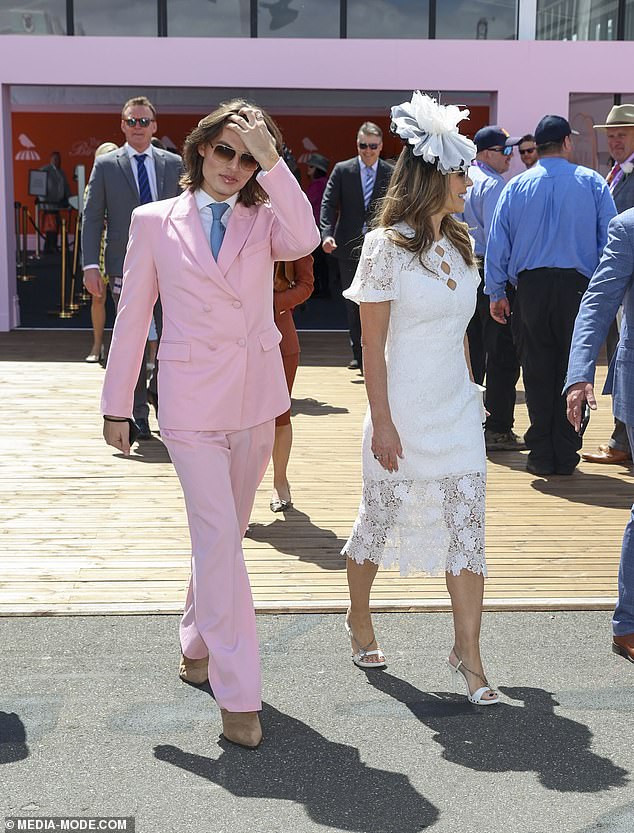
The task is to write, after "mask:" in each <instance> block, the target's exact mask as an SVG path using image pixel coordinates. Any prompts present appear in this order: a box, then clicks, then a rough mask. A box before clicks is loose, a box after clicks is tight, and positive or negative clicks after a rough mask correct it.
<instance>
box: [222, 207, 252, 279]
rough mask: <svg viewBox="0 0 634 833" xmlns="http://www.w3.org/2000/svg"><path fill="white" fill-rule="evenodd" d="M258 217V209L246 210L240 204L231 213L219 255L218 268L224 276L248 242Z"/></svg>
mask: <svg viewBox="0 0 634 833" xmlns="http://www.w3.org/2000/svg"><path fill="white" fill-rule="evenodd" d="M256 215H257V209H255V208H245V207H244V206H243V205H241V204H240V203H239V202H237V203H236V207H235V208H234V209H233V211H232V212H231V216H230V217H229V223H228V225H227V231H226V232H225V236H224V240H223V241H222V246H221V248H220V252H219V254H218V268H219V269H220V271H221V272H222V274H223V275H226V274H227V272H228V271H229V269H230V268H231V264H232V263H233V261H234V260H235V259H236V257H237V256H238V255H239V254H240V250H241V249H242V247H243V246H244V244H245V243H246V242H247V238H248V237H249V233H250V231H251V229H252V227H253V223H254V222H255V218H256Z"/></svg>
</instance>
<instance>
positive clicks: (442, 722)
mask: <svg viewBox="0 0 634 833" xmlns="http://www.w3.org/2000/svg"><path fill="white" fill-rule="evenodd" d="M366 676H367V679H368V682H369V683H370V685H372V686H374V688H376V689H378V690H379V691H382V692H384V693H385V694H388V695H389V696H390V697H393V698H394V699H395V700H398V701H399V702H401V703H403V704H404V705H406V706H407V708H408V709H409V710H410V711H411V712H412V714H413V715H414V716H415V717H416V718H417V719H418V720H420V721H421V723H424V724H425V725H426V726H429V728H430V729H432V730H433V731H434V732H436V734H435V735H434V741H435V742H436V743H439V744H440V745H441V746H444V752H443V758H445V759H446V760H448V761H452V762H453V763H456V764H458V765H460V766H464V767H468V768H469V769H472V770H476V771H478V772H530V771H532V772H535V773H536V775H537V777H538V778H539V780H540V782H541V784H542V785H543V786H544V787H546V789H549V790H556V791H559V792H580V793H593V792H600V791H602V790H608V789H610V787H623V786H626V784H627V783H628V778H627V775H628V772H627V770H625V769H622V768H621V767H618V766H616V765H615V764H613V763H612V761H610V760H609V759H608V758H602V757H600V756H599V755H596V754H595V753H594V752H592V751H591V750H590V744H591V741H592V732H591V731H590V730H589V729H588V727H587V726H585V725H584V724H583V723H577V722H576V721H574V720H570V719H569V718H567V717H561V716H559V715H557V714H555V711H554V707H555V706H557V705H559V704H558V703H557V701H556V700H555V699H554V697H553V696H552V694H550V693H549V692H548V691H544V690H543V689H541V688H507V687H501V688H500V689H499V690H500V691H501V692H502V693H503V694H505V695H506V696H507V697H509V698H511V699H512V700H521V701H523V702H524V707H523V708H522V707H519V706H513V705H509V704H508V703H505V702H502V703H500V705H498V706H490V707H487V708H483V707H480V708H478V706H472V705H471V704H470V703H468V702H467V700H466V698H465V697H464V696H461V695H457V694H448V693H446V692H423V691H420V690H419V689H417V688H416V687H415V686H413V685H411V684H410V683H408V682H406V681H405V680H401V679H399V678H398V677H394V676H392V675H391V674H388V673H386V672H382V673H381V672H376V671H375V672H369V673H368V674H367V675H366Z"/></svg>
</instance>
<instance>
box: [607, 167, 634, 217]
mask: <svg viewBox="0 0 634 833" xmlns="http://www.w3.org/2000/svg"><path fill="white" fill-rule="evenodd" d="M612 197H613V198H614V203H615V205H616V210H617V211H618V212H619V214H621V213H622V212H623V211H627V209H628V208H634V173H631V174H628V176H624V177H622V178H621V180H620V181H619V182H618V183H617V185H616V188H615V189H614V191H612Z"/></svg>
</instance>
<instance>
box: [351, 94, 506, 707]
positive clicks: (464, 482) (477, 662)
mask: <svg viewBox="0 0 634 833" xmlns="http://www.w3.org/2000/svg"><path fill="white" fill-rule="evenodd" d="M462 112H463V113H464V111H462ZM399 115H400V120H399ZM392 117H393V129H394V130H395V132H398V133H399V134H400V135H401V136H402V138H404V139H406V142H407V143H406V144H405V146H404V148H403V150H402V152H401V155H400V157H399V159H398V162H397V164H396V168H395V170H394V174H393V176H392V181H391V184H390V188H389V190H388V193H387V196H386V197H385V200H384V203H383V207H382V212H381V214H380V216H379V218H378V227H377V228H376V229H375V230H374V231H371V232H370V233H369V234H367V235H366V238H365V242H364V245H363V250H362V253H361V259H360V262H359V268H358V270H357V273H356V276H355V279H354V282H353V283H352V285H351V287H350V289H348V290H347V291H346V292H345V293H344V294H345V296H346V297H347V298H348V299H350V300H351V301H355V302H356V303H358V304H360V307H361V321H362V329H363V365H364V372H365V381H366V388H367V393H368V400H369V409H368V413H367V415H366V419H365V424H364V430H363V495H362V499H361V505H360V507H359V515H358V518H357V520H356V522H355V524H354V527H353V530H352V533H351V535H350V538H349V540H348V542H347V543H346V545H345V547H344V548H343V553H344V554H345V555H346V556H347V567H348V583H349V587H350V600H351V605H350V610H349V612H348V616H347V619H346V626H347V629H348V632H349V634H350V636H351V638H352V649H353V660H354V662H355V664H356V665H359V666H361V667H363V668H372V667H382V666H384V665H385V657H384V655H383V653H382V652H381V651H380V649H379V648H378V647H377V645H376V642H375V638H374V632H373V629H372V622H371V617H370V608H369V599H370V590H371V588H372V582H373V580H374V577H375V575H376V572H377V569H378V566H379V565H382V566H384V567H392V566H395V565H396V564H398V565H399V567H400V572H401V575H406V574H408V573H409V572H412V571H418V572H423V573H429V574H431V575H437V574H440V573H444V574H445V576H446V581H447V588H448V590H449V593H450V596H451V602H452V610H453V617H454V631H455V641H454V645H453V648H452V650H451V653H450V655H449V659H448V662H449V665H450V667H451V669H452V670H453V671H454V672H455V673H456V674H459V673H462V675H463V676H464V681H465V683H466V688H467V694H468V697H469V699H470V700H471V702H474V703H477V704H480V705H485V704H486V705H488V704H493V703H496V702H498V695H497V693H496V692H494V691H492V690H491V689H490V688H489V685H488V683H487V681H486V678H485V675H484V670H483V667H482V661H481V658H480V648H479V641H480V620H481V611H482V597H483V588H484V576H485V575H486V564H485V557H484V500H485V481H486V459H485V449H484V435H483V430H482V422H483V418H482V397H481V392H480V389H479V388H478V387H477V385H475V384H474V382H473V381H472V379H471V370H470V366H469V356H468V347H467V341H466V336H465V333H466V329H467V325H468V323H469V321H470V319H471V316H472V315H473V312H474V309H475V303H476V289H477V286H478V283H479V280H480V279H479V275H478V270H477V267H476V265H475V259H474V255H473V249H472V245H471V240H470V238H469V235H468V231H467V228H466V226H465V225H464V224H462V223H459V222H458V221H457V220H456V219H455V217H454V216H453V215H454V214H455V213H460V212H462V210H463V208H464V196H465V193H466V190H467V187H468V186H469V185H470V184H471V182H470V180H469V179H468V176H467V173H466V172H467V169H468V165H469V163H470V162H471V160H472V159H473V157H474V155H475V146H473V144H472V143H471V142H470V141H469V140H468V139H466V138H465V137H462V136H460V134H459V133H458V130H457V127H456V123H457V121H458V120H459V119H460V118H463V117H464V115H462V116H461V115H460V111H458V109H457V108H449V107H441V106H439V105H437V104H436V103H435V102H434V101H433V99H429V98H427V97H426V96H421V95H420V93H415V94H414V98H413V99H412V102H411V103H406V104H405V105H401V106H400V107H399V108H393V110H392ZM443 119H444V120H445V122H444V126H445V127H446V130H445V133H444V134H443V131H442V129H441V128H442V126H443V122H442V120H443ZM438 123H440V124H441V128H438V130H437V132H436V133H435V134H434V133H433V132H432V129H429V127H428V126H429V125H430V124H433V126H434V127H437V125H438ZM399 127H401V129H400V130H399ZM403 134H406V135H403ZM439 136H440V139H441V141H440V140H439V139H438V137H439Z"/></svg>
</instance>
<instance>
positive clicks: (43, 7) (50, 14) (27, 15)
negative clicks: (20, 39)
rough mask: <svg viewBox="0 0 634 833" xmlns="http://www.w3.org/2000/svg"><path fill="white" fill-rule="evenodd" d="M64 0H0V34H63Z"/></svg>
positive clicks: (64, 24)
mask: <svg viewBox="0 0 634 833" xmlns="http://www.w3.org/2000/svg"><path fill="white" fill-rule="evenodd" d="M65 34H66V0H35V2H34V0H0V35H65Z"/></svg>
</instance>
